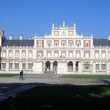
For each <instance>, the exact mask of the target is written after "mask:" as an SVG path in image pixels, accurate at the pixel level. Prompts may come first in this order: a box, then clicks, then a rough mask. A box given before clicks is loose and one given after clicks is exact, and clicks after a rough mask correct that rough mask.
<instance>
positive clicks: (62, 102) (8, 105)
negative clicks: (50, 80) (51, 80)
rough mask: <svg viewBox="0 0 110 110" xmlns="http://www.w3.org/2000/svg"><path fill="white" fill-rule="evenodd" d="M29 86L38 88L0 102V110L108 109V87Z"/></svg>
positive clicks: (109, 96)
mask: <svg viewBox="0 0 110 110" xmlns="http://www.w3.org/2000/svg"><path fill="white" fill-rule="evenodd" d="M29 84H30V83H28V84H27V85H29ZM31 84H34V85H39V86H37V87H35V88H32V89H30V90H28V91H25V92H22V93H20V94H18V95H16V96H12V97H10V98H9V99H7V100H5V101H3V102H1V103H0V110H6V109H7V110H35V109H36V110H81V109H85V110H93V109H97V110H99V109H100V110H105V109H110V106H109V102H110V85H91V86H73V85H56V84H55V85H54V84H52V85H51V84H44V83H31ZM15 85H16V84H15ZM23 85H24V84H23Z"/></svg>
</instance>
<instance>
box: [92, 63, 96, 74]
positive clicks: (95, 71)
mask: <svg viewBox="0 0 110 110" xmlns="http://www.w3.org/2000/svg"><path fill="white" fill-rule="evenodd" d="M92 64H93V73H94V74H95V72H96V70H95V62H93V63H92Z"/></svg>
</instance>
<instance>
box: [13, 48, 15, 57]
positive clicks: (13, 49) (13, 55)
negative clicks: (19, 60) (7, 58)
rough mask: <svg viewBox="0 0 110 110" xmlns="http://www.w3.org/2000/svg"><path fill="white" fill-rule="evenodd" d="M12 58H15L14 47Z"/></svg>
mask: <svg viewBox="0 0 110 110" xmlns="http://www.w3.org/2000/svg"><path fill="white" fill-rule="evenodd" d="M13 59H15V49H13Z"/></svg>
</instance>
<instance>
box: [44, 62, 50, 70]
mask: <svg viewBox="0 0 110 110" xmlns="http://www.w3.org/2000/svg"><path fill="white" fill-rule="evenodd" d="M45 66H46V71H50V62H49V61H47V62H46V65H45Z"/></svg>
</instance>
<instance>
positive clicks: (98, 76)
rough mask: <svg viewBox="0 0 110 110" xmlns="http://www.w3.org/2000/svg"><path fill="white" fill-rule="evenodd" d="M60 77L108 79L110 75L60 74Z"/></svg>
mask: <svg viewBox="0 0 110 110" xmlns="http://www.w3.org/2000/svg"><path fill="white" fill-rule="evenodd" d="M60 78H83V79H110V75H62V76H60Z"/></svg>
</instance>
